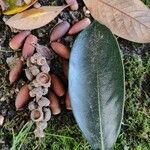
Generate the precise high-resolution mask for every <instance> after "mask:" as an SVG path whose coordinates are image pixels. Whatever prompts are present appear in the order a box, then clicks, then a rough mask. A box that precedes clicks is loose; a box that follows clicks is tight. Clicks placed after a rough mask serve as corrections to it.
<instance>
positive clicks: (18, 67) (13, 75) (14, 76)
mask: <svg viewBox="0 0 150 150" xmlns="http://www.w3.org/2000/svg"><path fill="white" fill-rule="evenodd" d="M22 70H23V61H22V60H21V59H20V58H17V59H16V61H15V64H14V66H13V67H12V69H11V70H10V72H9V81H10V84H13V83H14V82H16V81H17V80H18V78H19V77H20V74H21V72H22Z"/></svg>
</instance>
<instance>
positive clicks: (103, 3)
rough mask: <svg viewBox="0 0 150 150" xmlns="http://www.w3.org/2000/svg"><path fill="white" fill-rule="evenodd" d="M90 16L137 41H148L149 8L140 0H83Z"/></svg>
mask: <svg viewBox="0 0 150 150" xmlns="http://www.w3.org/2000/svg"><path fill="white" fill-rule="evenodd" d="M84 2H85V4H86V6H87V7H88V9H89V10H90V11H91V14H92V16H93V17H94V18H95V19H96V20H98V21H100V22H102V23H103V24H104V25H106V26H107V27H108V28H110V30H111V31H112V32H113V33H114V34H116V35H118V36H120V37H122V38H124V39H128V40H130V41H133V42H138V43H149V42H150V10H149V9H148V7H147V6H145V5H144V4H143V3H142V2H141V1H140V0H119V1H118V0H111V1H110V0H93V1H91V0H84Z"/></svg>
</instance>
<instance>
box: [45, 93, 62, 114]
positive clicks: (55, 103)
mask: <svg viewBox="0 0 150 150" xmlns="http://www.w3.org/2000/svg"><path fill="white" fill-rule="evenodd" d="M48 99H49V100H50V109H51V111H52V114H53V115H58V114H60V112H61V108H60V105H59V100H58V98H57V96H56V95H55V94H54V93H53V92H52V91H50V92H49V93H48Z"/></svg>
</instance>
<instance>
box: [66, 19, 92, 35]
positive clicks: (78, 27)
mask: <svg viewBox="0 0 150 150" xmlns="http://www.w3.org/2000/svg"><path fill="white" fill-rule="evenodd" d="M90 24H91V20H90V19H89V18H84V19H82V20H80V21H79V22H77V23H75V24H74V25H73V26H72V27H71V28H70V30H69V32H68V34H69V35H74V34H77V33H79V32H80V31H82V30H83V29H85V28H86V27H88V26H89V25H90Z"/></svg>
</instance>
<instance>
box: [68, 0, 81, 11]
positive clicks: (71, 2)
mask: <svg viewBox="0 0 150 150" xmlns="http://www.w3.org/2000/svg"><path fill="white" fill-rule="evenodd" d="M65 1H66V3H67V4H68V5H70V8H71V10H73V11H74V10H78V8H79V5H78V2H77V0H65Z"/></svg>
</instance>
